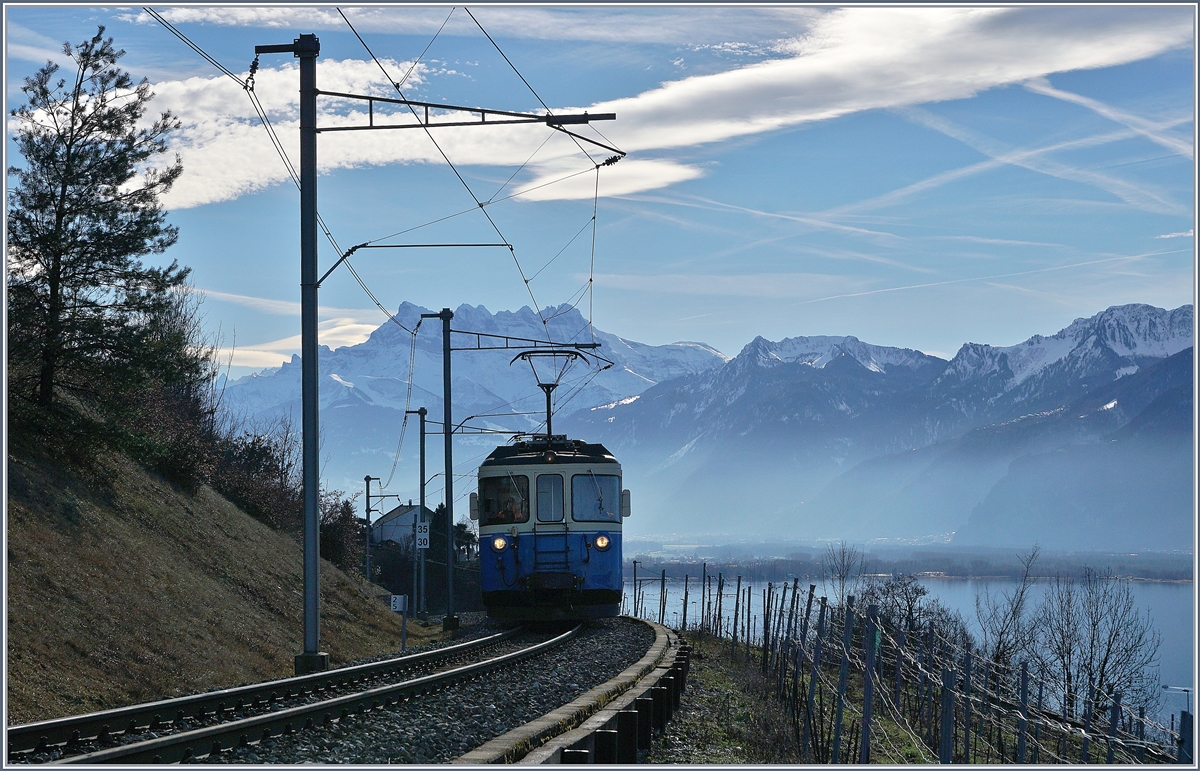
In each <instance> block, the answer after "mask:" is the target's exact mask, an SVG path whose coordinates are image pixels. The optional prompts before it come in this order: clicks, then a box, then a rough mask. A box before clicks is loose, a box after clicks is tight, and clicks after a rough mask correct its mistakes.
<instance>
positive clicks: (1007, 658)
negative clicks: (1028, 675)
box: [975, 546, 1041, 682]
mask: <svg viewBox="0 0 1200 771" xmlns="http://www.w3.org/2000/svg"><path fill="white" fill-rule="evenodd" d="M1040 552H1041V548H1040V547H1038V546H1034V547H1033V548H1032V549H1030V550H1029V553H1028V554H1026V555H1024V556H1020V555H1018V557H1017V558H1018V559H1019V560H1020V561H1021V567H1022V571H1021V578H1020V580H1019V581H1018V582H1017V585H1016V586H1015V587H1013V588H1012V589H1011V590H1006V591H1002V592H1000V594H999V595H998V596H993V595H992V593H991V592H990V591H987V590H985V591H984V592H983V593H982V594H976V595H975V617H976V618H977V619H978V621H979V627H980V630H981V631H982V633H983V641H982V642H983V645H982V650H981V653H982V654H983V655H984V656H985V657H986V658H989V659H991V660H992V661H993V662H994V664H995V666H994V669H993V670H992V672H993V676H994V677H995V678H996V681H997V682H999V680H1000V678H1002V677H1003V676H1004V675H1005V674H1006V673H1007V672H1008V671H1009V670H1010V669H1011V668H1012V665H1013V662H1014V660H1015V658H1016V657H1017V656H1018V655H1019V654H1021V653H1028V652H1030V651H1032V642H1033V633H1034V631H1035V627H1034V624H1032V623H1031V620H1030V614H1029V612H1028V610H1029V593H1030V589H1031V588H1032V586H1033V565H1034V563H1035V562H1037V558H1038V554H1039V553H1040Z"/></svg>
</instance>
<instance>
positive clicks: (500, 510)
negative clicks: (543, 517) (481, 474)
mask: <svg viewBox="0 0 1200 771" xmlns="http://www.w3.org/2000/svg"><path fill="white" fill-rule="evenodd" d="M528 521H529V477H527V476H525V475H523V474H521V475H513V474H508V475H507V476H502V477H488V478H485V479H481V480H479V524H481V525H512V524H516V523H520V522H528Z"/></svg>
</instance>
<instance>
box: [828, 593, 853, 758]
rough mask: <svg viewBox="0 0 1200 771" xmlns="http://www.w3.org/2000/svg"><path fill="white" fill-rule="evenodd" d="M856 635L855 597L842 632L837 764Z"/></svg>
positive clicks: (835, 729)
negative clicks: (851, 650)
mask: <svg viewBox="0 0 1200 771" xmlns="http://www.w3.org/2000/svg"><path fill="white" fill-rule="evenodd" d="M853 635H854V595H850V596H848V597H847V598H846V624H845V629H844V630H843V632H842V669H841V671H840V672H839V673H838V690H837V713H836V715H835V717H834V720H833V757H832V758H831V759H830V761H829V762H830V763H833V764H837V762H838V755H839V754H840V753H841V749H842V710H843V709H844V708H845V706H846V680H847V678H848V677H849V674H850V639H851V637H852V636H853Z"/></svg>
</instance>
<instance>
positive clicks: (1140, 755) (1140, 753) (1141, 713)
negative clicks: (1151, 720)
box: [1134, 704, 1146, 763]
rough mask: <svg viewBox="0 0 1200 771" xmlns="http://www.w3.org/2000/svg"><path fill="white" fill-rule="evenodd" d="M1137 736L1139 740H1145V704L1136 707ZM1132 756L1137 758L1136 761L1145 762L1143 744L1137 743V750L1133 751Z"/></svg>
mask: <svg viewBox="0 0 1200 771" xmlns="http://www.w3.org/2000/svg"><path fill="white" fill-rule="evenodd" d="M1137 738H1138V741H1139V742H1145V741H1146V705H1144V704H1143V705H1141V706H1140V707H1138V721H1137ZM1134 756H1135V757H1136V758H1137V762H1139V763H1145V762H1146V747H1145V745H1144V744H1138V747H1137V750H1136V751H1134Z"/></svg>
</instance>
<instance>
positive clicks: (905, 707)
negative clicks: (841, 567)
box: [622, 571, 1194, 765]
mask: <svg viewBox="0 0 1200 771" xmlns="http://www.w3.org/2000/svg"><path fill="white" fill-rule="evenodd" d="M671 583H672V584H673V585H672V587H671V590H670V591H669V590H668V578H667V576H666V573H665V571H663V572H662V573H661V574H659V575H657V576H655V575H650V576H647V575H645V574H642V575H641V576H637V575H635V577H634V580H633V581H632V583H627V585H626V589H625V592H624V595H623V598H622V612H623V613H626V614H628V615H633V616H637V617H639V618H645V619H648V620H652V621H657V622H659V623H662V624H664V625H667V626H670V627H672V628H674V629H676V630H677V631H687V632H691V633H693V634H696V635H698V636H699V637H700V639H701V640H704V641H705V642H709V641H711V642H712V643H714V649H715V650H716V651H717V652H720V653H721V654H722V655H725V656H727V657H729V658H731V659H734V660H737V661H743V662H747V661H749V662H754V663H755V664H757V666H758V667H759V669H760V671H761V673H762V674H763V675H764V676H765V677H766V678H767V682H768V683H771V684H772V689H771V690H772V692H771V693H770V694H769V696H770V697H771V698H774V699H777V700H778V701H779V703H780V704H781V705H782V706H783V707H784V708H785V710H786V711H787V714H788V715H789V717H790V719H791V722H792V728H793V730H794V732H795V737H796V741H797V743H798V746H800V748H801V752H802V756H803V760H804V762H809V763H869V762H883V763H925V764H928V763H952V764H968V763H1020V764H1043V765H1045V764H1087V763H1142V764H1144V763H1158V764H1162V763H1168V764H1173V763H1191V762H1192V758H1193V757H1194V754H1193V741H1194V739H1193V720H1192V715H1191V714H1190V713H1189V712H1188V711H1186V710H1185V711H1182V712H1181V713H1180V714H1179V722H1178V725H1177V726H1176V724H1175V720H1174V717H1172V720H1171V725H1170V726H1169V727H1168V726H1164V725H1162V724H1160V723H1158V722H1156V721H1154V720H1153V719H1151V718H1148V717H1147V716H1146V713H1145V709H1144V708H1141V707H1139V708H1137V709H1136V710H1135V709H1134V707H1133V706H1131V705H1128V704H1123V703H1122V699H1121V694H1120V693H1118V692H1114V691H1111V690H1110V691H1103V692H1102V691H1100V690H1099V689H1095V688H1092V687H1090V686H1089V687H1088V688H1086V689H1085V688H1081V689H1080V691H1081V692H1082V694H1083V697H1082V703H1083V708H1082V711H1081V712H1078V713H1066V714H1064V711H1063V710H1060V709H1056V707H1057V706H1058V705H1057V704H1056V703H1054V701H1053V699H1052V698H1047V697H1048V696H1050V695H1053V694H1055V693H1056V692H1057V689H1059V688H1060V687H1061V684H1060V683H1056V682H1052V681H1051V680H1050V679H1049V678H1047V677H1046V676H1045V675H1044V673H1041V672H1039V671H1034V669H1033V668H1032V667H1031V666H1029V664H1028V662H1019V663H1016V664H1012V663H1008V662H998V661H994V660H990V659H988V658H987V657H985V656H982V655H980V654H979V653H978V652H976V651H973V650H972V649H971V647H970V644H969V642H967V643H966V644H963V643H961V642H955V641H953V640H951V639H949V638H950V637H951V636H950V635H947V634H944V633H943V630H940V629H938V628H937V626H936V625H935V624H934V623H932V622H930V623H926V624H924V625H922V626H917V627H909V628H903V627H902V626H900V625H897V624H895V623H893V622H892V621H891V620H889V619H885V618H881V617H880V616H879V613H878V607H877V606H875V605H871V606H869V607H868V608H867V609H866V610H863V609H862V608H858V607H855V605H854V598H853V597H847V598H846V601H845V602H844V603H842V604H834V603H831V602H830V601H829V599H828V598H826V597H817V596H816V588H817V587H816V585H815V584H810V585H809V587H808V589H807V591H805V590H803V589H802V588H801V586H800V581H799V579H794V580H792V581H791V583H790V584H789V583H787V582H786V581H785V582H783V583H781V584H775V583H767V584H765V586H764V585H762V584H759V585H757V586H754V585H750V584H749V582H746V584H745V585H743V581H742V578H741V577H740V576H738V577H737V578H736V579H734V580H730V579H726V578H725V577H724V576H723V575H717V576H711V575H707V574H705V575H702V576H701V577H699V578H692V577H690V576H687V577H685V578H684V581H683V585H682V586H680V584H679V581H678V579H676V580H674V581H672V582H671ZM671 593H673V594H674V601H673V602H672V601H671V598H670V596H669V595H670V594H671ZM680 603H681V604H680Z"/></svg>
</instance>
